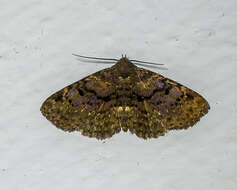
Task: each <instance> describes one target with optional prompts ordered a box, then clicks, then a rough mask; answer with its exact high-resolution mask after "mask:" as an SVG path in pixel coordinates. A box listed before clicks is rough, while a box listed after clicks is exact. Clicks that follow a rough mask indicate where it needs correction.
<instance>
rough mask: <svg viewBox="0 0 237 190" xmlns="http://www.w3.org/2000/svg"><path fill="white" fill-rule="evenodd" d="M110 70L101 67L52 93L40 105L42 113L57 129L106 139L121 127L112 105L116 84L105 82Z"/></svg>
mask: <svg viewBox="0 0 237 190" xmlns="http://www.w3.org/2000/svg"><path fill="white" fill-rule="evenodd" d="M109 72H110V71H109V70H108V69H105V70H101V71H99V72H97V73H95V74H92V75H90V76H88V77H86V78H84V79H82V80H80V81H78V82H75V83H73V84H71V85H69V86H67V87H65V88H63V89H62V90H60V91H58V92H56V93H55V94H53V95H52V96H50V97H49V98H48V99H47V100H46V101H45V102H44V103H43V105H42V106H41V112H42V114H43V115H44V116H45V117H46V118H47V119H48V120H50V121H51V122H52V123H53V124H54V125H56V126H57V127H58V128H61V129H63V130H65V131H74V130H78V131H80V132H81V133H82V134H83V135H85V136H89V137H96V138H98V139H104V138H108V137H111V136H112V135H113V134H115V133H118V132H119V131H120V130H121V127H120V124H119V121H118V118H117V117H118V116H117V115H116V111H114V110H113V109H115V108H114V107H113V106H111V105H112V104H114V103H115V102H114V101H115V100H110V99H108V97H111V96H113V94H114V87H113V85H112V84H111V83H109V82H106V81H104V80H103V79H102V78H103V76H104V75H109Z"/></svg>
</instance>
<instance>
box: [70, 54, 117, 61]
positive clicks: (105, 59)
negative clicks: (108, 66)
mask: <svg viewBox="0 0 237 190" xmlns="http://www.w3.org/2000/svg"><path fill="white" fill-rule="evenodd" d="M72 55H74V56H76V57H81V58H85V59H96V60H104V61H118V59H113V58H103V57H89V56H84V55H78V54H74V53H73V54H72Z"/></svg>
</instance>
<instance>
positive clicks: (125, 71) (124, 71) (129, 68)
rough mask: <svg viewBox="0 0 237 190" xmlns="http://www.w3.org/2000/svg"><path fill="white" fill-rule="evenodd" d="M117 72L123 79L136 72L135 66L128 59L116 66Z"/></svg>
mask: <svg viewBox="0 0 237 190" xmlns="http://www.w3.org/2000/svg"><path fill="white" fill-rule="evenodd" d="M114 67H116V70H117V71H118V73H119V74H120V76H122V77H123V78H126V77H128V76H130V75H131V73H133V72H134V68H135V65H134V64H133V63H132V62H131V61H129V59H127V58H122V59H120V60H119V61H118V62H117V63H116V64H115V65H114Z"/></svg>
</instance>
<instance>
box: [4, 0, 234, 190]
mask: <svg viewBox="0 0 237 190" xmlns="http://www.w3.org/2000/svg"><path fill="white" fill-rule="evenodd" d="M0 4H1V12H0V26H1V30H0V77H1V80H0V89H1V93H0V99H1V106H0V116H1V117H0V187H1V189H4V190H8V189H14V190H18V189H19V190H21V189H23V190H28V189H36V190H42V189H109V190H114V189H136V190H138V189H139V190H140V189H141V190H143V189H149V190H153V189H154V190H157V189H162V190H176V189H182V190H190V189H192V190H206V189H215V190H216V189H221V190H222V189H228V190H234V189H236V188H237V171H236V168H237V159H236V157H237V138H236V137H237V119H236V118H237V101H236V95H237V90H236V85H237V76H236V72H237V35H236V34H237V1H236V0H229V1H223V0H197V1H193V0H183V1H180V0H160V1H157V0H149V1H146V0H143V1H142V0H136V1H135V0H130V1H122V0H120V1H111V0H103V1H96V0H78V1H72V0H67V1H56V0H54V1H53V0H52V1H47V0H31V1H27V0H18V1H9V0H0ZM71 53H81V54H84V55H90V56H100V57H114V58H119V57H120V56H121V54H122V53H123V54H124V53H126V54H127V55H128V56H129V57H130V58H135V59H140V60H146V61H155V62H157V61H158V62H160V63H164V64H165V65H166V67H168V69H169V70H168V71H163V70H158V69H151V70H153V71H155V72H159V73H161V74H162V75H164V76H167V77H169V78H171V79H173V80H176V81H178V82H180V83H182V84H184V85H187V86H188V87H190V88H191V89H193V90H195V91H197V92H199V93H200V94H201V95H203V96H204V97H205V98H206V99H207V100H208V101H209V103H210V106H211V110H210V112H209V113H208V114H207V116H205V117H203V118H202V119H201V121H200V122H199V123H198V124H197V125H195V127H193V128H190V129H188V130H183V131H172V132H169V133H168V134H167V135H166V136H164V137H161V138H159V139H151V140H146V141H145V140H142V139H139V138H137V137H136V136H135V135H131V134H129V133H120V134H118V135H115V136H113V137H112V138H111V139H108V140H105V141H97V140H95V139H90V138H87V137H84V136H82V135H80V133H65V132H63V131H61V130H59V129H57V128H55V127H54V126H53V125H52V124H51V123H50V122H48V121H47V120H46V119H45V118H44V117H43V116H42V115H41V113H40V111H39V108H40V106H41V103H42V102H43V101H44V100H45V99H46V98H47V97H48V96H49V95H51V94H52V93H54V92H55V91H57V90H59V89H61V88H63V87H64V86H66V85H69V84H70V83H72V82H74V81H77V80H79V79H81V78H83V77H85V76H87V75H89V74H91V73H93V72H95V71H98V70H100V69H102V68H105V67H108V65H101V64H93V63H85V62H81V61H78V60H77V59H75V57H73V56H71Z"/></svg>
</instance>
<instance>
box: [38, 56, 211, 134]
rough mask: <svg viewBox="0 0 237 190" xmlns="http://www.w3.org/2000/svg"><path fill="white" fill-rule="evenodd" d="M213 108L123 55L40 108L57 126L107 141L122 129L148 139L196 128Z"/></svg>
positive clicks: (60, 92) (200, 97)
mask: <svg viewBox="0 0 237 190" xmlns="http://www.w3.org/2000/svg"><path fill="white" fill-rule="evenodd" d="M82 57H83V56H82ZM209 108H210V107H209V104H208V102H207V101H206V100H205V99H204V98H203V97H202V96H201V95H199V94H198V93H196V92H194V91H193V90H191V89H189V88H187V87H185V86H183V85H181V84H179V83H177V82H175V81H173V80H170V79H168V78H165V77H163V76H162V75H160V74H157V73H154V72H152V71H149V70H146V69H142V68H139V67H137V66H136V65H134V64H133V63H132V62H131V61H130V60H129V59H128V58H126V57H122V58H121V59H120V60H118V61H117V63H116V64H115V65H113V66H112V67H110V68H107V69H104V70H101V71H99V72H96V73H94V74H92V75H89V76H87V77H85V78H83V79H82V80H79V81H77V82H75V83H73V84H71V85H69V86H67V87H65V88H63V89H62V90H60V91H58V92H56V93H55V94H53V95H51V96H50V97H49V98H48V99H47V100H46V101H45V102H44V103H43V105H42V106H41V112H42V114H43V115H44V116H45V117H46V118H47V119H48V120H50V121H51V122H52V123H53V124H54V125H56V127H58V128H60V129H63V130H65V131H74V130H77V131H80V132H81V134H82V135H85V136H88V137H95V138H97V139H105V138H109V137H111V136H113V135H114V134H115V133H119V132H120V131H121V129H122V130H123V131H128V130H129V131H130V132H131V133H135V134H136V135H137V136H138V137H141V138H144V139H147V138H152V137H153V138H157V137H159V136H163V135H164V134H165V133H166V132H168V131H169V130H173V129H186V128H188V127H190V126H193V125H194V124H195V123H196V122H197V121H199V119H200V118H201V117H202V116H203V115H205V114H206V113H207V112H208V110H209Z"/></svg>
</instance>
